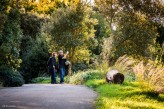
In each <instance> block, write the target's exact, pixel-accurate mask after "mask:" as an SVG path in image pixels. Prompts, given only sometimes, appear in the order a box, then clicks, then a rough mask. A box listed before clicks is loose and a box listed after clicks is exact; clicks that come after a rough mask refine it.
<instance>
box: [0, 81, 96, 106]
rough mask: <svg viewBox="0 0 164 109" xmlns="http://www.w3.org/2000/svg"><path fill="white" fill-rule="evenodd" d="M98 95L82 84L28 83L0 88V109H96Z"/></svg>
mask: <svg viewBox="0 0 164 109" xmlns="http://www.w3.org/2000/svg"><path fill="white" fill-rule="evenodd" d="M96 97H97V94H96V93H95V92H94V91H92V90H91V89H89V88H87V87H85V86H82V85H67V84H62V85H60V84H57V85H51V84H27V85H24V86H22V87H15V88H2V89H0V109H94V106H93V104H94V100H95V98H96Z"/></svg>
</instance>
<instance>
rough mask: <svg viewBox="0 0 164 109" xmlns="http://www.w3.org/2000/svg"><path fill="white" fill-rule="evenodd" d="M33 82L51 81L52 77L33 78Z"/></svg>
mask: <svg viewBox="0 0 164 109" xmlns="http://www.w3.org/2000/svg"><path fill="white" fill-rule="evenodd" d="M31 83H51V80H50V77H37V78H34V79H32V80H31Z"/></svg>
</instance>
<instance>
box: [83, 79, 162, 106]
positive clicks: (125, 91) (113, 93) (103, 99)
mask: <svg viewBox="0 0 164 109" xmlns="http://www.w3.org/2000/svg"><path fill="white" fill-rule="evenodd" d="M85 85H87V86H88V87H91V88H93V89H94V90H95V91H96V92H98V95H99V97H98V98H97V100H96V104H97V109H164V95H162V94H161V95H159V96H155V95H152V94H153V93H151V92H144V91H143V90H142V89H141V88H140V85H139V83H137V82H132V83H130V82H125V83H124V84H123V85H115V84H107V83H105V80H96V79H95V80H88V81H87V82H86V83H85Z"/></svg>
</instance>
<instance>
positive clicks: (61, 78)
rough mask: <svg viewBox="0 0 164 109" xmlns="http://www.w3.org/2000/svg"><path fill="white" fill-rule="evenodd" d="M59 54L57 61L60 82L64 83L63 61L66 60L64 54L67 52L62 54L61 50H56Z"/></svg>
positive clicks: (64, 66)
mask: <svg viewBox="0 0 164 109" xmlns="http://www.w3.org/2000/svg"><path fill="white" fill-rule="evenodd" d="M58 53H59V55H58V61H59V71H60V83H61V84H63V83H64V76H65V72H66V71H65V68H66V65H65V62H66V56H67V54H68V52H67V53H66V54H65V55H64V53H63V51H62V50H59V51H58Z"/></svg>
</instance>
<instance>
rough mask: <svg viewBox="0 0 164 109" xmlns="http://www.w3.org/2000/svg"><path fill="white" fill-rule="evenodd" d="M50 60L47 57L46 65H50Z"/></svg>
mask: <svg viewBox="0 0 164 109" xmlns="http://www.w3.org/2000/svg"><path fill="white" fill-rule="evenodd" d="M50 62H51V58H49V59H48V61H47V66H49V65H50Z"/></svg>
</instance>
